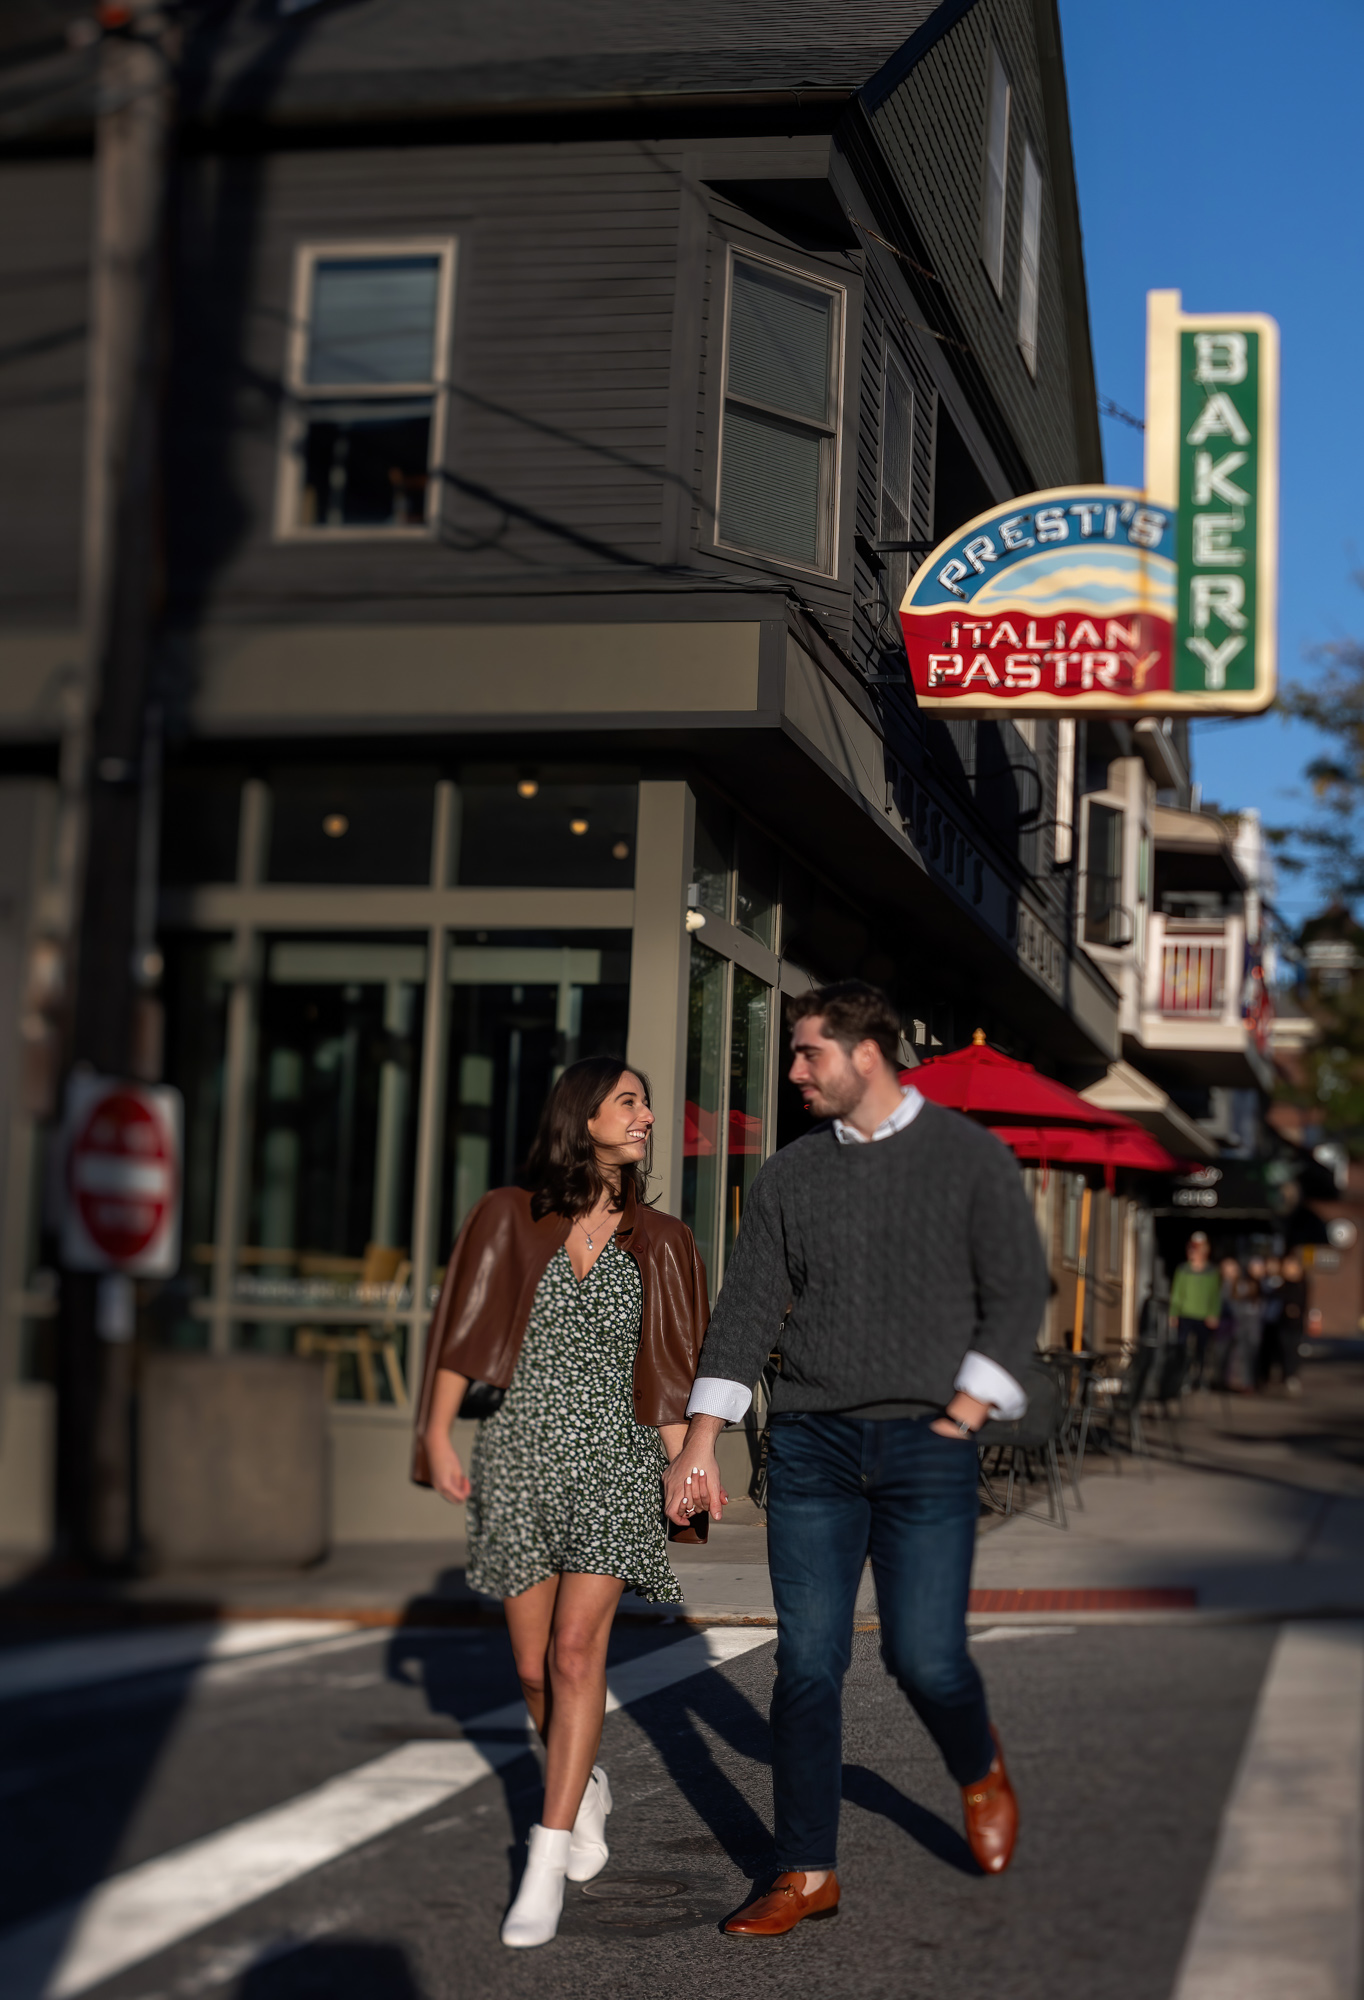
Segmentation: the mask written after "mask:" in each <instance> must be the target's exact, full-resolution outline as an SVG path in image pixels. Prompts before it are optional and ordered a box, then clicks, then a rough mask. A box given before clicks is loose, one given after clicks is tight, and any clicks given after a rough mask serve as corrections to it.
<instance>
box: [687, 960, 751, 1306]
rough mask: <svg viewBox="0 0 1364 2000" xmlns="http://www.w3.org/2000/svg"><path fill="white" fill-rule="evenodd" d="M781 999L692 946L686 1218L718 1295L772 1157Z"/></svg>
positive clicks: (740, 970)
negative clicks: (775, 1023)
mask: <svg viewBox="0 0 1364 2000" xmlns="http://www.w3.org/2000/svg"><path fill="white" fill-rule="evenodd" d="M772 1008H773V993H772V989H771V987H769V986H767V985H765V984H764V982H763V981H762V980H761V979H758V978H756V977H755V976H754V974H753V973H751V972H746V971H745V970H744V968H743V967H742V966H739V965H734V964H732V963H731V962H730V961H729V960H727V959H724V958H721V957H720V956H719V954H718V953H717V952H713V951H711V950H709V949H708V948H707V947H706V946H705V945H703V944H701V943H700V942H699V941H698V940H697V939H695V938H693V940H692V945H691V978H690V988H689V1005H688V1016H687V1071H686V1076H687V1086H686V1087H687V1103H686V1125H685V1129H684V1137H683V1160H682V1219H683V1221H684V1222H685V1223H686V1224H687V1226H688V1227H689V1228H690V1230H691V1231H692V1234H693V1235H694V1236H695V1238H696V1241H697V1246H698V1248H699V1249H700V1252H701V1255H702V1258H703V1259H704V1261H705V1266H706V1274H707V1276H708V1277H709V1279H710V1289H711V1296H712V1297H714V1295H715V1292H716V1291H717V1290H718V1288H719V1284H720V1279H721V1275H722V1273H723V1269H724V1259H725V1257H726V1256H727V1255H728V1253H729V1251H730V1250H731V1249H732V1248H733V1247H734V1242H735V1239H736V1237H737V1236H738V1233H739V1227H740V1224H741V1223H742V1221H743V1212H744V1203H745V1202H746V1200H747V1199H748V1191H749V1189H750V1188H751V1187H752V1185H753V1181H754V1178H755V1176H756V1174H757V1172H758V1169H759V1167H760V1166H761V1165H762V1163H763V1160H764V1158H765V1157H766V1152H767V1104H768V1096H769V1079H770V1060H769V1058H770V1051H771V1021H772Z"/></svg>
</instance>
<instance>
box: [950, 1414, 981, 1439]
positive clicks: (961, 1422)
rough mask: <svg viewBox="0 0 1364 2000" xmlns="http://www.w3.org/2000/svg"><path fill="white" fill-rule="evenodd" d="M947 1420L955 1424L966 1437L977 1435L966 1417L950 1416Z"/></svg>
mask: <svg viewBox="0 0 1364 2000" xmlns="http://www.w3.org/2000/svg"><path fill="white" fill-rule="evenodd" d="M947 1421H948V1423H949V1424H955V1425H956V1427H957V1429H958V1430H959V1431H960V1432H961V1434H962V1436H963V1437H964V1438H973V1437H974V1436H975V1432H974V1431H973V1430H972V1428H971V1426H970V1424H968V1423H967V1421H966V1419H965V1417H949V1418H948V1419H947Z"/></svg>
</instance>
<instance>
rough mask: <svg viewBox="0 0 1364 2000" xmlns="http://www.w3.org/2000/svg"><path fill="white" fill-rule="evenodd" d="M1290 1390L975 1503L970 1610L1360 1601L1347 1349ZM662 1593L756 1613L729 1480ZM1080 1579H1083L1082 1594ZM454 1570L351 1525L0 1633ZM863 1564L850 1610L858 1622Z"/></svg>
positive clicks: (306, 1600) (27, 1590) (1208, 1611)
mask: <svg viewBox="0 0 1364 2000" xmlns="http://www.w3.org/2000/svg"><path fill="white" fill-rule="evenodd" d="M1304 1382H1305V1393H1304V1394H1303V1396H1302V1397H1301V1398H1299V1399H1297V1400H1295V1401H1290V1400H1288V1399H1284V1398H1279V1397H1261V1398H1254V1399H1251V1398H1221V1397H1212V1396H1204V1395H1196V1396H1192V1397H1189V1398H1187V1399H1186V1402H1185V1407H1184V1412H1183V1415H1182V1416H1181V1418H1180V1420H1179V1422H1178V1423H1177V1424H1176V1425H1174V1426H1165V1425H1153V1426H1151V1427H1150V1429H1151V1442H1152V1444H1153V1446H1154V1455H1153V1456H1152V1457H1150V1458H1133V1457H1130V1456H1128V1454H1126V1453H1116V1454H1114V1455H1112V1456H1110V1457H1102V1456H1098V1455H1095V1454H1091V1455H1090V1457H1089V1459H1088V1461H1087V1464H1086V1468H1085V1477H1084V1480H1083V1483H1082V1487H1081V1498H1082V1501H1083V1506H1082V1507H1078V1506H1077V1505H1076V1504H1075V1500H1074V1496H1073V1495H1072V1494H1071V1492H1070V1489H1069V1488H1068V1487H1067V1491H1066V1504H1067V1513H1068V1520H1069V1526H1068V1528H1067V1529H1066V1530H1065V1531H1064V1532H1063V1531H1061V1530H1060V1529H1059V1528H1057V1527H1055V1526H1052V1525H1049V1524H1048V1522H1047V1520H1046V1518H1045V1500H1043V1501H1042V1502H1041V1503H1040V1505H1039V1504H1038V1503H1037V1502H1036V1501H1035V1500H1034V1502H1033V1503H1032V1505H1031V1507H1030V1509H1029V1511H1027V1512H1025V1513H1024V1514H1022V1515H1017V1516H1014V1517H1013V1518H1012V1519H1010V1520H1008V1521H1002V1520H1000V1519H999V1518H998V1517H997V1516H986V1517H984V1518H983V1519H982V1523H981V1535H980V1543H979V1549H978V1553H977V1558H976V1569H975V1578H974V1583H975V1590H974V1592H973V1615H974V1616H975V1617H976V1618H977V1619H989V1620H991V1621H998V1619H1000V1618H1001V1617H1006V1618H1007V1617H1009V1616H1011V1615H1012V1616H1016V1617H1026V1618H1033V1619H1035V1618H1036V1617H1038V1616H1039V1615H1043V1616H1053V1617H1056V1616H1063V1617H1066V1618H1068V1619H1071V1620H1075V1619H1081V1620H1085V1621H1089V1620H1092V1619H1114V1618H1122V1617H1129V1616H1130V1617H1141V1618H1143V1619H1147V1618H1150V1617H1168V1618H1172V1619H1179V1618H1189V1617H1195V1618H1196V1617H1206V1616H1210V1615H1211V1616H1214V1617H1221V1618H1226V1617H1236V1618H1242V1617H1251V1618H1276V1617H1304V1616H1331V1615H1336V1616H1339V1615H1342V1614H1346V1613H1349V1614H1352V1615H1355V1616H1358V1615H1360V1614H1361V1613H1364V1365H1360V1364H1353V1363H1322V1364H1317V1365H1314V1366H1312V1367H1310V1368H1308V1369H1307V1370H1306V1371H1305V1375H1304ZM672 1553H673V1559H674V1562H675V1564H676V1567H677V1570H678V1574H679V1576H680V1578H681V1580H682V1585H683V1589H684V1592H685V1597H686V1601H685V1604H684V1606H682V1607H681V1609H680V1613H674V1612H673V1610H672V1608H671V1607H667V1606H653V1605H647V1604H645V1603H643V1602H642V1601H641V1600H640V1599H638V1598H635V1597H633V1596H631V1597H627V1598H626V1599H625V1600H624V1602H623V1605H622V1611H623V1613H624V1614H625V1615H627V1616H632V1617H640V1618H649V1619H659V1618H672V1617H674V1616H676V1615H680V1616H681V1617H683V1618H685V1619H687V1620H696V1621H699V1622H706V1623H709V1622H723V1623H748V1622H754V1623H759V1624H768V1623H771V1622H772V1621H773V1616H774V1614H773V1606H772V1591H771V1584H770V1580H769V1577H768V1572H767V1545H766V1530H765V1528H764V1527H763V1525H762V1522H761V1519H760V1517H759V1516H758V1514H757V1512H756V1509H755V1508H754V1507H753V1505H752V1502H751V1501H748V1500H742V1501H738V1502H736V1503H734V1504H733V1505H732V1506H731V1507H730V1508H728V1509H727V1510H726V1514H725V1519H724V1521H723V1522H722V1523H719V1524H718V1525H717V1524H712V1528H711V1537H710V1541H709V1542H708V1543H707V1544H706V1545H705V1546H704V1547H700V1548H697V1547H687V1546H683V1547H676V1548H674V1550H673V1552H672ZM1095 1593H1097V1594H1098V1595H1097V1596H1096V1595H1094V1594H1095ZM500 1615H501V1614H500V1611H499V1610H498V1608H497V1606H496V1605H495V1604H493V1603H492V1601H491V1600H489V1599H487V1598H482V1597H479V1596H478V1595H477V1594H476V1593H475V1592H473V1591H471V1590H470V1589H469V1587H468V1585H467V1583H466V1582H465V1580H464V1548H463V1546H462V1543H460V1542H458V1541H456V1540H454V1539H453V1538H452V1540H451V1542H450V1543H449V1544H448V1545H445V1546H441V1545H438V1544H437V1545H433V1544H431V1543H396V1544H395V1543H381V1544H368V1545H364V1544H352V1545H350V1546H347V1547H341V1548H338V1549H336V1550H335V1551H334V1552H333V1553H332V1555H331V1556H330V1557H329V1558H328V1559H327V1560H326V1561H325V1562H323V1563H321V1564H318V1565H317V1566H316V1567H314V1568H312V1569H310V1570H306V1571H288V1572H281V1571H278V1570H275V1571H256V1572H232V1573H230V1574H222V1573H216V1574H204V1573H199V1574H192V1573H186V1574H175V1575H161V1576H157V1577H151V1578H143V1579H137V1580H135V1581H129V1582H119V1583H108V1582H103V1583H101V1582H90V1581H86V1580H79V1579H70V1578H62V1577H59V1576H53V1575H46V1576H43V1575H38V1576H32V1577H28V1578H26V1577H25V1576H24V1574H23V1571H22V1569H21V1568H20V1567H19V1566H17V1565H16V1566H13V1567H12V1568H11V1571H10V1573H9V1574H8V1575H0V1644H3V1643H9V1642H13V1641H14V1640H17V1639H19V1638H20V1637H30V1636H33V1635H34V1634H35V1633H39V1632H42V1633H48V1634H51V1633H52V1632H53V1631H54V1630H57V1631H61V1630H65V1631H72V1632H74V1631H75V1630H77V1629H80V1628H82V1627H84V1628H85V1629H90V1628H92V1627H99V1628H104V1629H107V1628H108V1626H109V1625H111V1624H161V1623H168V1622H173V1621H178V1620H185V1619H193V1620H198V1621H204V1620H244V1619H254V1618H274V1619H279V1618H300V1619H328V1620H336V1621H341V1622H344V1623H348V1624H352V1625H378V1626H384V1625H398V1624H405V1625H417V1626H420V1625H441V1624H454V1623H465V1622H471V1621H476V1620H480V1619H483V1618H498V1617H500ZM875 1619H876V1600H875V1592H874V1590H873V1588H872V1583H871V1578H870V1574H868V1575H867V1576H866V1577H865V1578H864V1580H863V1584H862V1589H861V1591H860V1593H859V1597H858V1621H859V1623H861V1624H874V1623H875Z"/></svg>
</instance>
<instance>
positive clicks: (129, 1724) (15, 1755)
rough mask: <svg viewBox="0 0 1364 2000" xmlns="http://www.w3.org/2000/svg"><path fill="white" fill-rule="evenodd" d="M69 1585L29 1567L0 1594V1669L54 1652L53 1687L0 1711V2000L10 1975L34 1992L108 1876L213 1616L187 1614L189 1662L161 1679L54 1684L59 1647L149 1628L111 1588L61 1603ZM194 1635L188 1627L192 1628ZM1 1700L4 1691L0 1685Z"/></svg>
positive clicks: (59, 1572) (190, 1684)
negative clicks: (200, 1635)
mask: <svg viewBox="0 0 1364 2000" xmlns="http://www.w3.org/2000/svg"><path fill="white" fill-rule="evenodd" d="M80 1581H81V1580H80V1579H79V1578H75V1579H73V1577H72V1576H71V1575H69V1574H68V1573H67V1572H66V1571H65V1570H64V1569H62V1568H61V1567H60V1566H58V1565H55V1564H47V1563H40V1564H37V1565H35V1567H34V1568H33V1570H32V1571H30V1572H29V1573H28V1574H26V1575H23V1576H19V1577H16V1578H14V1579H13V1580H12V1582H11V1583H10V1585H9V1587H8V1588H7V1589H6V1590H4V1591H3V1592H0V1659H2V1660H5V1661H8V1662H10V1663H12V1664H17V1663H21V1662H25V1661H27V1662H35V1663H36V1662H37V1661H38V1660H39V1659H41V1657H42V1655H43V1650H44V1649H45V1648H47V1647H49V1646H55V1647H56V1648H57V1649H58V1653H57V1654H56V1655H54V1656H53V1662H54V1664H53V1683H52V1685H51V1686H48V1687H45V1686H39V1687H37V1688H34V1689H32V1690H31V1691H30V1690H28V1689H25V1690H23V1691H22V1692H15V1691H10V1692H8V1693H7V1694H6V1695H5V1696H4V1697H3V1698H0V1800H3V1807H2V1808H0V1991H3V1992H5V2000H11V1996H12V2000H21V1996H20V1993H19V1991H18V1990H17V1988H16V1987H14V1986H8V1987H7V1982H8V1980H9V1979H10V1977H11V1974H14V1975H15V1976H16V1977H17V1976H18V1974H17V1972H16V1968H18V1967H22V1968H23V1979H22V1981H21V1983H24V1982H27V1981H29V1980H31V1981H32V1982H33V1990H34V1992H35V1993H36V1992H41V1991H42V1990H43V1988H44V1986H45V1985H46V1983H47V1979H48V1977H49V1975H50V1974H51V1972H52V1971H53V1969H54V1968H55V1967H56V1965H57V1964H58V1963H59V1962H60V1959H61V1955H62V1952H63V1950H64V1949H65V1946H66V1942H67V1939H68V1937H69V1935H70V1931H71V1928H72V1925H73V1924H74V1922H75V1920H76V1917H77V1915H78V1913H79V1910H80V1907H81V1904H82V1903H83V1901H84V1899H85V1898H86V1897H87V1896H89V1895H90V1894H91V1892H92V1891H93V1890H94V1889H95V1888H97V1887H98V1885H99V1884H100V1883H101V1882H103V1881H105V1880H106V1879H107V1878H108V1876H109V1874H110V1873H111V1872H112V1871H113V1870H114V1869H115V1867H116V1865H117V1856H118V1853H119V1850H120V1848H121V1846H122V1844H123V1841H124V1837H125V1834H126V1832H127V1829H128V1827H129V1826H130V1824H131V1823H132V1821H133V1819H134V1817H135V1815H136V1812H137V1810H138V1807H139V1805H140V1803H141V1801H142V1799H143V1796H144V1794H145V1791H146V1788H147V1785H148V1783H149V1782H150V1780H151V1778H152V1776H153V1774H154V1772H155V1771H156V1768H157V1766H158V1764H159V1763H160V1760H161V1757H162V1754H163V1752H164V1750H165V1747H166V1744H167V1742H168V1741H169V1739H170V1738H171V1736H172V1734H173V1732H174V1730H175V1729H176V1728H177V1726H178V1725H179V1723H180V1721H181V1717H182V1714H183V1711H184V1708H185V1705H186V1703H187V1702H188V1701H189V1699H190V1698H191V1696H192V1693H193V1689H194V1680H195V1675H196V1673H197V1672H198V1670H199V1668H200V1667H201V1666H202V1665H204V1664H205V1663H206V1661H207V1659H208V1640H207V1632H208V1630H209V1629H211V1621H212V1619H213V1615H214V1609H215V1607H214V1606H212V1605H211V1604H204V1605H203V1606H201V1607H196V1608H197V1609H198V1611H199V1615H200V1619H202V1621H203V1624H204V1630H205V1638H204V1643H203V1647H202V1652H201V1653H200V1654H199V1655H198V1656H196V1657H193V1658H189V1659H184V1660H182V1661H180V1662H178V1663H176V1664H174V1665H168V1666H166V1667H164V1668H151V1669H148V1670H144V1671H139V1672H136V1673H133V1674H128V1675H126V1676H124V1677H119V1676H118V1675H117V1674H112V1675H111V1676H110V1677H109V1678H108V1679H103V1678H100V1679H96V1680H93V1681H88V1682H77V1684H75V1685H63V1676H62V1674H61V1667H60V1660H59V1655H60V1654H61V1653H62V1652H64V1651H65V1648H66V1645H67V1643H69V1642H71V1641H87V1642H90V1643H93V1644H96V1645H97V1644H99V1642H101V1641H103V1640H108V1639H110V1638H115V1637H118V1636H120V1635H129V1636H132V1635H135V1634H137V1633H138V1632H139V1631H145V1630H147V1629H148V1627H150V1626H151V1625H152V1624H153V1622H154V1621H153V1620H152V1619H150V1618H145V1617H141V1616H139V1615H138V1612H137V1610H136V1608H135V1607H132V1606H125V1605H123V1604H121V1603H120V1601H119V1591H118V1587H117V1585H116V1584H110V1585H109V1586H107V1588H103V1589H101V1587H99V1586H95V1587H92V1588H90V1589H89V1590H88V1592H87V1593H86V1594H85V1601H84V1602H80V1601H77V1602H74V1603H73V1602H72V1593H73V1588H74V1587H75V1586H79V1584H80ZM195 1622H196V1624H198V1622H199V1620H196V1621H195ZM11 1689H12V1683H11Z"/></svg>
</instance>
